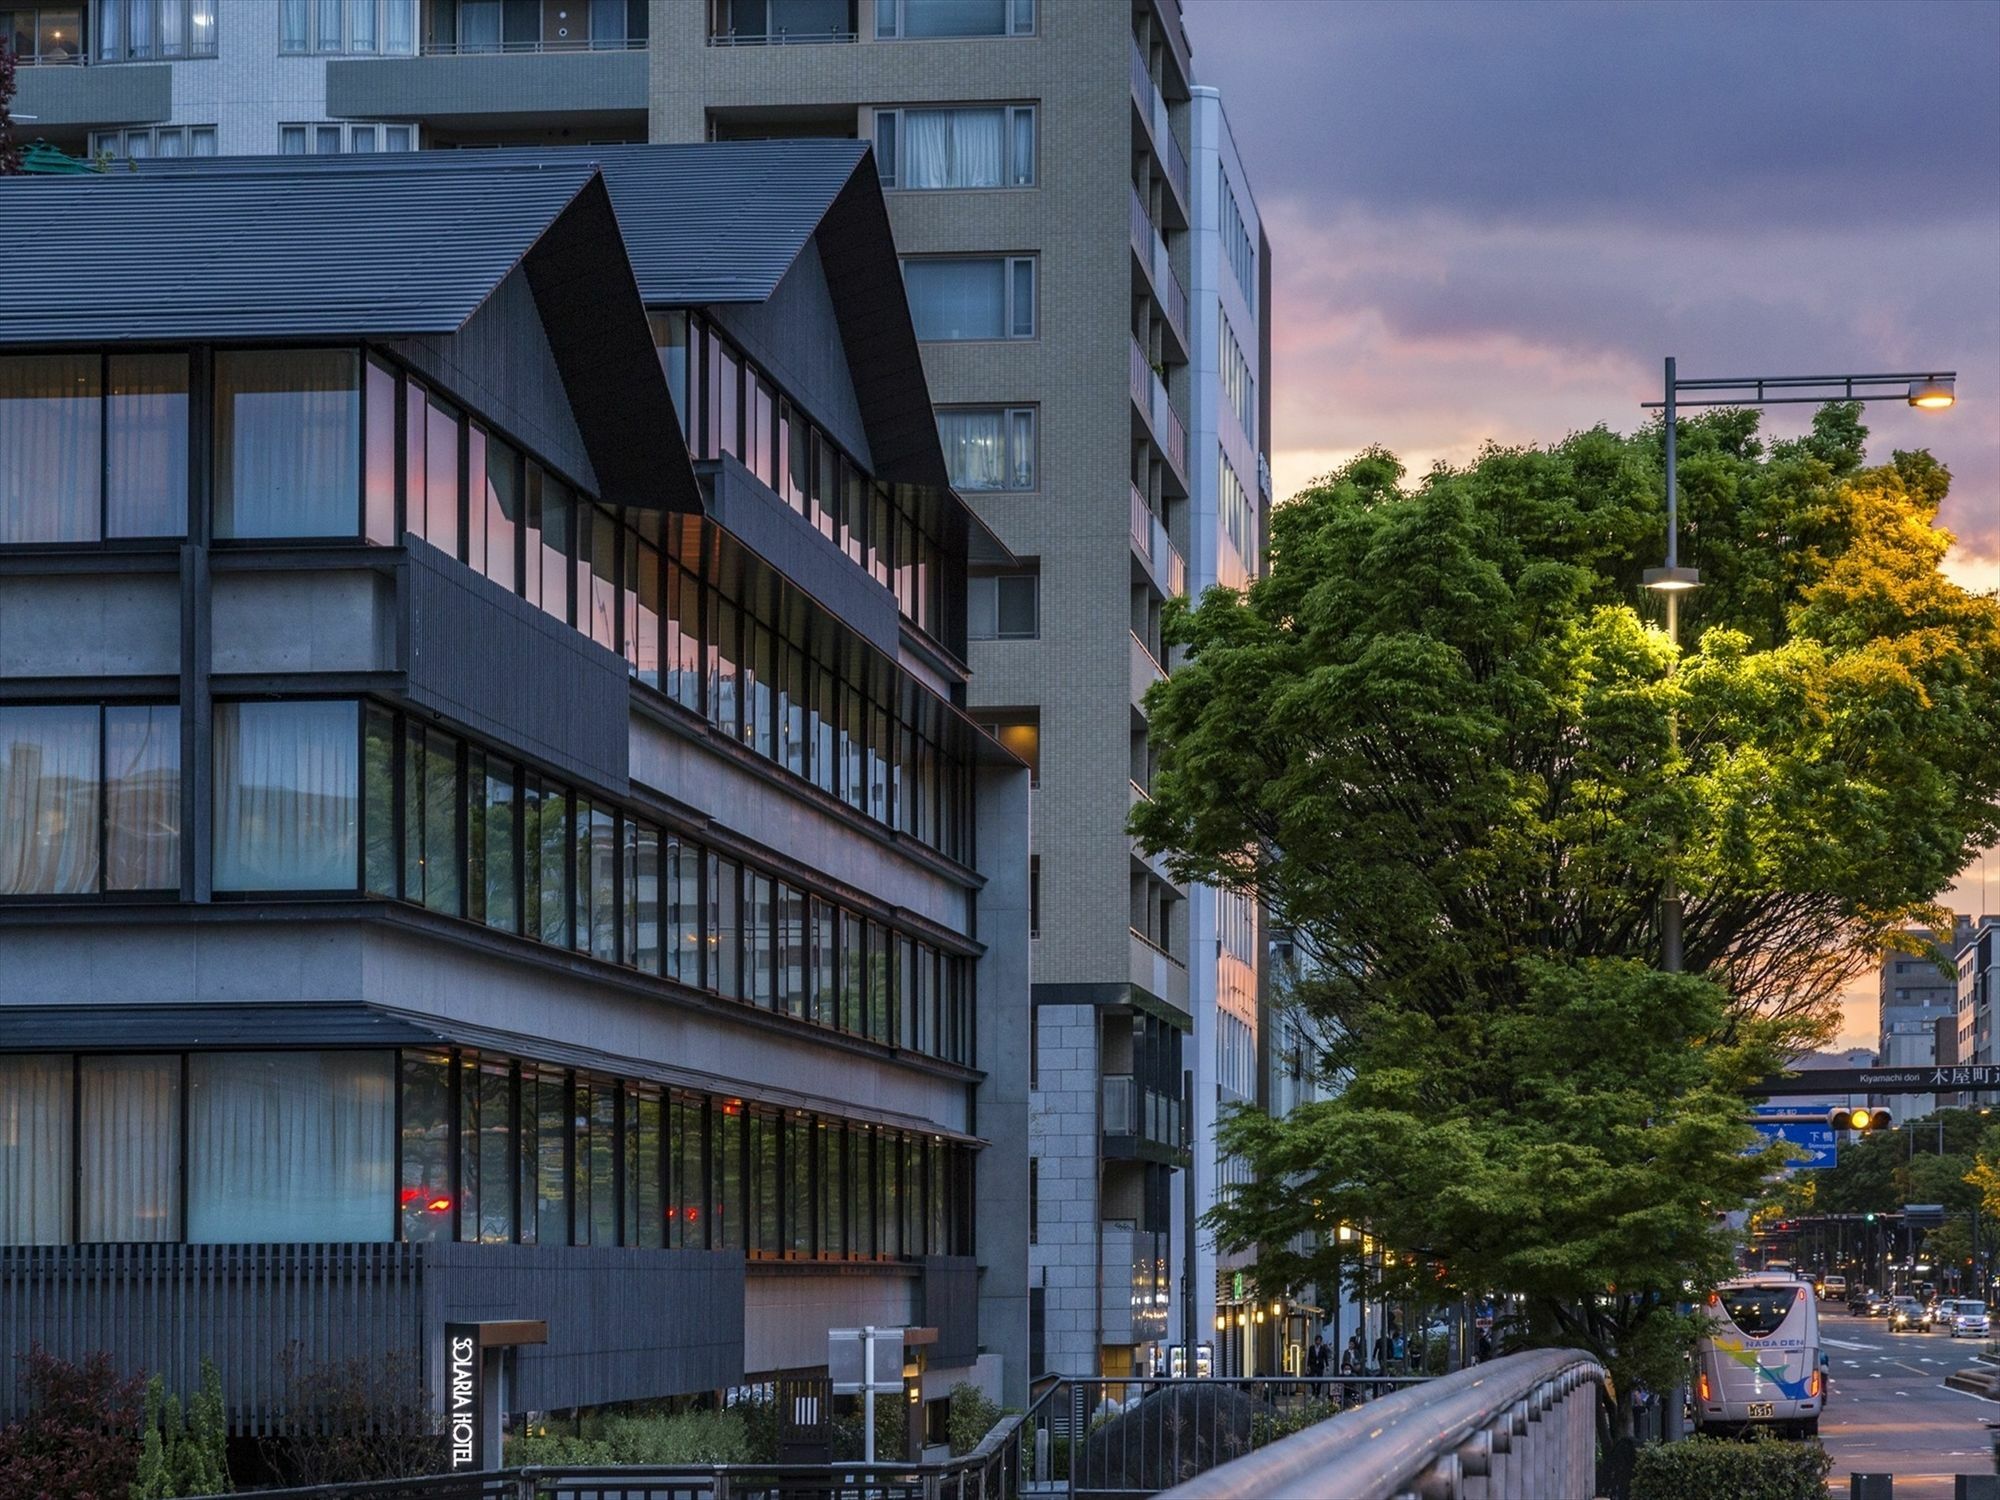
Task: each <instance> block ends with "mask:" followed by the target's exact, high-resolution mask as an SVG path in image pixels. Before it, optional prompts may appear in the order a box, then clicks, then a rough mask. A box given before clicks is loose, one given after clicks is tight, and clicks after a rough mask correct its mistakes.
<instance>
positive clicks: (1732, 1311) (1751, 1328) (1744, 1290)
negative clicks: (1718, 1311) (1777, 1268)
mask: <svg viewBox="0 0 2000 1500" xmlns="http://www.w3.org/2000/svg"><path fill="white" fill-rule="evenodd" d="M1798 1299H1799V1288H1797V1287H1787V1286H1745V1287H1737V1288H1735V1289H1733V1290H1731V1291H1726V1292H1724V1293H1723V1294H1722V1310H1723V1311H1724V1312H1726V1313H1728V1314H1729V1321H1730V1322H1732V1323H1734V1324H1735V1325H1736V1326H1737V1327H1738V1328H1740V1329H1742V1330H1743V1331H1744V1332H1745V1333H1747V1334H1749V1335H1750V1336H1751V1337H1752V1338H1762V1337H1763V1336H1764V1335H1765V1334H1770V1333H1776V1332H1777V1331H1778V1325H1779V1324H1780V1323H1782V1322H1784V1321H1785V1315H1786V1314H1787V1313H1789V1312H1790V1311H1791V1310H1792V1304H1793V1303H1795V1302H1797V1301H1798Z"/></svg>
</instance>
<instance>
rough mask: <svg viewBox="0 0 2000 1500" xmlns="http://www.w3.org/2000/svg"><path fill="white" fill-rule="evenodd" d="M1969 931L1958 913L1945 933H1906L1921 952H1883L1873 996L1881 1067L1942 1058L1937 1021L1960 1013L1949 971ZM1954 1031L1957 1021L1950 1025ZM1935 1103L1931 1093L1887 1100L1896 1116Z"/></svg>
mask: <svg viewBox="0 0 2000 1500" xmlns="http://www.w3.org/2000/svg"><path fill="white" fill-rule="evenodd" d="M1971 931H1972V919H1971V918H1970V917H1964V916H1961V917H1958V918H1957V919H1956V920H1955V923H1954V930H1953V931H1952V933H1951V934H1950V935H1949V936H1945V935H1943V934H1940V933H1937V932H1934V931H1932V930H1931V929H1929V928H1915V929H1912V930H1911V931H1910V933H1909V934H1908V935H1909V936H1910V937H1912V938H1915V939H1916V940H1917V942H1918V943H1919V944H1921V945H1922V946H1923V947H1924V948H1925V950H1926V952H1925V953H1923V954H1912V953H1905V952H1902V951H1900V950H1898V951H1892V952H1889V953H1885V954H1884V955H1883V956H1882V967H1881V971H1880V975H1879V979H1878V987H1877V1001H1876V1047H1875V1053H1876V1062H1877V1063H1878V1064H1879V1065H1880V1066H1881V1067H1885V1068H1930V1067H1936V1066H1937V1065H1938V1064H1939V1063H1941V1062H1944V1061H1945V1060H1946V1059H1944V1058H1943V1057H1941V1056H1940V1055H1939V1051H1938V1035H1939V1027H1938V1022H1939V1021H1941V1020H1944V1019H1946V1018H1955V1017H1956V1016H1957V1013H1958V982H1957V980H1955V979H1954V978H1953V977H1952V975H1951V973H1950V972H1949V971H1950V961H1951V957H1952V954H1953V953H1954V952H1955V951H1956V949H1957V947H1958V945H1959V944H1960V943H1962V942H1964V941H1965V939H1966V937H1967V936H1968V935H1969V934H1970V933H1971ZM1953 1029H1954V1031H1955V1026H1954V1028H1953ZM1937 1106H1938V1096H1937V1095H1935V1094H1899V1095H1897V1096H1896V1097H1895V1098H1893V1099H1890V1100H1888V1101H1887V1107H1888V1108H1889V1109H1891V1110H1893V1111H1894V1112H1895V1114H1896V1117H1897V1118H1898V1119H1899V1120H1902V1119H1915V1118H1916V1117H1918V1116H1920V1115H1927V1114H1929V1113H1931V1111H1932V1110H1934V1109H1936V1108H1937Z"/></svg>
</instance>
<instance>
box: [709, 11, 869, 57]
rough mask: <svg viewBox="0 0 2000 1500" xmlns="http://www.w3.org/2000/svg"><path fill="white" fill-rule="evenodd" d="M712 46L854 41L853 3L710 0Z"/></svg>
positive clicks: (710, 36)
mask: <svg viewBox="0 0 2000 1500" xmlns="http://www.w3.org/2000/svg"><path fill="white" fill-rule="evenodd" d="M708 39H709V43H710V45H711V46H718V45H719V46H733V47H762V46H783V45H784V44H786V43H789V42H851V41H853V40H854V0H709V27H708Z"/></svg>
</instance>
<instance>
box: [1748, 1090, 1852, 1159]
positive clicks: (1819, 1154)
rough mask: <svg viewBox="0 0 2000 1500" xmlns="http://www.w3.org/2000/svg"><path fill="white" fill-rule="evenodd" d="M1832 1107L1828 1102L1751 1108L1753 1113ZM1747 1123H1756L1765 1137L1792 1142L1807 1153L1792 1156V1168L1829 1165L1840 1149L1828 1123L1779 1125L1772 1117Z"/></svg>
mask: <svg viewBox="0 0 2000 1500" xmlns="http://www.w3.org/2000/svg"><path fill="white" fill-rule="evenodd" d="M1832 1108H1833V1106H1832V1105H1831V1104H1827V1105H1819V1104H1784V1105H1777V1104H1759V1105H1756V1106H1755V1107H1754V1109H1753V1114H1756V1115H1767V1114H1768V1115H1777V1114H1794V1115H1796V1114H1809V1113H1811V1112H1813V1111H1815V1110H1821V1109H1832ZM1750 1123H1751V1124H1753V1125H1754V1126H1756V1127H1757V1132H1758V1134H1760V1135H1762V1136H1764V1137H1765V1138H1766V1139H1767V1140H1776V1141H1789V1142H1790V1143H1791V1144H1792V1145H1794V1146H1796V1147H1798V1148H1799V1149H1800V1150H1801V1151H1803V1152H1805V1153H1806V1155H1805V1157H1804V1158H1803V1159H1800V1158H1796V1157H1795V1158H1794V1159H1793V1160H1792V1163H1791V1164H1792V1166H1794V1167H1798V1168H1804V1169H1811V1168H1815V1167H1830V1166H1832V1165H1833V1164H1834V1163H1835V1162H1836V1161H1837V1160H1839V1152H1840V1148H1839V1144H1838V1137H1836V1135H1835V1134H1834V1131H1833V1128H1832V1127H1831V1126H1828V1125H1818V1124H1806V1125H1798V1124H1790V1123H1786V1124H1780V1123H1778V1122H1777V1121H1775V1120H1769V1121H1766V1120H1758V1119H1754V1118H1753V1119H1752V1120H1751V1122H1750Z"/></svg>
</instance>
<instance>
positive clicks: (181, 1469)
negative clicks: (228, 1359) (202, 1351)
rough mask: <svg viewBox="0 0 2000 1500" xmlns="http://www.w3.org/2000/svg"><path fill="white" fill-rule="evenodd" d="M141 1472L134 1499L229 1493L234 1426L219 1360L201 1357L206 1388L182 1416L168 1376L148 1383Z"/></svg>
mask: <svg viewBox="0 0 2000 1500" xmlns="http://www.w3.org/2000/svg"><path fill="white" fill-rule="evenodd" d="M140 1433H141V1437H140V1448H139V1477H138V1478H137V1479H136V1480H135V1481H134V1482H133V1485H132V1500H171V1497H173V1496H177V1495H221V1494H226V1493H228V1491H229V1489H230V1483H229V1429H228V1418H227V1414H226V1411H225V1409H224V1407H223V1404H222V1376H221V1374H220V1372H218V1371H217V1370H216V1368H215V1361H214V1360H212V1359H210V1358H209V1357H208V1356H207V1355H203V1356H202V1360H201V1388H200V1389H199V1390H198V1391H196V1392H195V1394H194V1398H193V1399H192V1400H191V1401H189V1402H188V1406H187V1416H186V1418H185V1419H183V1418H182V1416H181V1398H180V1397H179V1396H176V1395H169V1394H168V1392H167V1382H166V1379H165V1377H163V1376H159V1375H155V1376H154V1377H153V1378H152V1379H151V1380H149V1381H147V1382H146V1413H145V1417H144V1419H143V1421H142V1423H141V1426H140Z"/></svg>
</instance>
